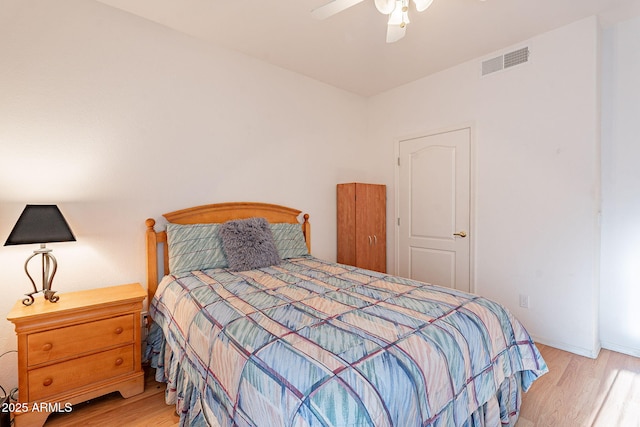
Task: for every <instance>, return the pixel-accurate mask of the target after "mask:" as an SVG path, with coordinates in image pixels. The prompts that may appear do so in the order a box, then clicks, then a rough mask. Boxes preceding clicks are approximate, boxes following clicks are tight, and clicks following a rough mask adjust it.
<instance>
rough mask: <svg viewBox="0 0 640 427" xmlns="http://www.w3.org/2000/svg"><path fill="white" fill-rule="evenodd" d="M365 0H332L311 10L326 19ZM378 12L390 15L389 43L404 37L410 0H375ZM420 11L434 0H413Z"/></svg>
mask: <svg viewBox="0 0 640 427" xmlns="http://www.w3.org/2000/svg"><path fill="white" fill-rule="evenodd" d="M363 1H364V0H332V1H331V2H329V3H327V4H325V5H323V6H320V7H318V8H317V9H314V10H312V11H311V15H312V16H313V17H315V18H317V19H326V18H329V17H330V16H333V15H335V14H336V13H338V12H342V11H343V10H345V9H348V8H350V7H351V6H354V5H356V4H358V3H362V2H363ZM374 2H375V5H376V9H378V12H380V13H382V14H384V15H389V21H388V22H387V43H393V42H396V41H398V40H400V39H401V38H403V37H404V35H405V33H406V31H407V24H408V23H409V0H374ZM413 3H414V4H415V6H416V10H417V11H418V12H422V11H424V10H426V9H427V8H428V7H429V6H431V3H433V0H413Z"/></svg>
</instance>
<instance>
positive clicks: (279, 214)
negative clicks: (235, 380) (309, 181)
mask: <svg viewBox="0 0 640 427" xmlns="http://www.w3.org/2000/svg"><path fill="white" fill-rule="evenodd" d="M301 212H302V211H299V210H297V209H292V208H288V207H285V206H279V205H272V204H269V203H252V202H233V203H218V204H213V205H203V206H195V207H193V208H187V209H182V210H179V211H175V212H169V213H166V214H164V215H162V216H163V217H165V218H166V219H167V221H168V222H171V223H174V224H208V223H223V222H226V221H229V220H232V219H245V218H251V217H262V218H266V219H267V221H269V222H271V223H278V222H286V223H291V224H296V223H300V221H299V220H298V216H299V215H300V213H301ZM145 224H146V225H147V287H148V292H149V302H151V298H153V295H154V294H155V293H156V289H157V287H158V280H159V279H160V278H162V276H164V275H167V274H169V251H168V250H167V232H166V231H164V230H163V231H156V230H155V229H154V227H155V225H156V221H155V220H154V219H153V218H149V219H147V220H146V221H145ZM300 225H301V227H302V232H303V233H304V238H305V241H306V243H307V249H308V250H309V253H311V224H309V215H308V214H304V216H303V222H302V224H300ZM158 245H162V246H161V248H162V251H161V252H160V253H159V251H158ZM160 254H162V255H160ZM159 256H162V257H163V258H162V259H161V260H160V259H158V257H159ZM160 271H162V274H159V273H160Z"/></svg>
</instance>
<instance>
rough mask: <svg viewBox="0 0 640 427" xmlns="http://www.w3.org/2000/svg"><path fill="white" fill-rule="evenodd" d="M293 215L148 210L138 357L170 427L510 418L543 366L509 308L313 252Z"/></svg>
mask: <svg viewBox="0 0 640 427" xmlns="http://www.w3.org/2000/svg"><path fill="white" fill-rule="evenodd" d="M300 215H301V211H299V210H296V209H291V208H287V207H283V206H278V205H273V204H264V203H224V204H215V205H205V206H198V207H194V208H189V209H184V210H181V211H176V212H172V213H169V214H165V215H164V217H165V219H166V221H167V226H166V230H162V231H156V230H155V225H156V223H155V220H154V219H148V220H147V221H146V225H147V231H146V235H147V260H148V289H149V298H150V299H149V301H150V304H149V314H150V315H151V317H152V318H153V326H152V331H151V333H150V334H149V339H148V343H147V356H148V358H149V359H151V361H152V366H153V367H155V368H156V379H157V380H158V381H164V382H166V383H167V390H166V396H165V398H166V401H167V403H168V404H172V405H176V411H177V412H178V414H179V415H180V424H181V425H185V426H268V427H275V426H292V427H293V426H295V427H303V426H308V427H315V426H335V427H338V426H340V427H346V426H350V427H361V426H362V427H364V426H376V427H378V426H396V427H409V426H446V427H449V426H499V425H514V424H515V422H516V420H517V418H518V414H519V409H520V403H521V396H522V392H524V391H526V390H527V389H528V388H529V387H530V386H531V384H532V383H533V382H534V381H535V380H536V378H538V377H539V376H540V375H543V374H544V373H545V372H547V366H546V364H545V362H544V360H543V359H542V357H541V355H540V353H539V351H538V349H537V348H536V346H535V344H534V343H533V341H532V339H531V337H530V336H529V334H528V333H527V331H526V330H525V328H524V327H523V326H522V324H521V323H520V322H519V321H518V320H517V319H515V318H514V317H513V315H512V314H510V313H509V312H508V311H507V310H506V309H505V308H504V307H502V306H501V305H499V304H497V303H495V302H493V301H491V300H488V299H485V298H482V297H479V296H477V295H473V294H468V293H463V292H459V291H455V290H452V289H447V288H441V287H437V286H433V285H429V284H426V283H422V282H417V281H414V280H409V279H405V278H401V277H396V276H392V275H388V274H382V273H377V272H373V271H368V270H363V269H359V268H356V267H352V266H347V265H341V264H336V263H333V262H328V261H325V260H322V259H318V258H316V257H314V256H313V255H311V226H310V224H309V216H308V215H306V214H305V215H304V216H303V217H302V219H301V220H300V219H299V218H300ZM239 242H240V243H239ZM234 245H235V246H234ZM274 246H275V251H276V252H277V256H275V257H276V258H277V259H275V260H274V254H273V252H274ZM265 248H266V249H265ZM256 251H257V252H256ZM263 252H268V254H267V255H264V254H263ZM238 253H240V256H239V255H238ZM238 258H240V262H239V261H238ZM242 262H245V264H243V263H242ZM247 263H248V264H247Z"/></svg>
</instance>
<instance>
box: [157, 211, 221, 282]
mask: <svg viewBox="0 0 640 427" xmlns="http://www.w3.org/2000/svg"><path fill="white" fill-rule="evenodd" d="M219 225H220V224H188V225H182V224H172V223H169V224H167V244H168V246H169V271H170V272H171V274H178V273H185V272H189V271H195V270H206V269H208V268H225V267H227V259H226V258H225V256H224V251H223V250H222V239H221V238H220V237H219V236H218V227H219Z"/></svg>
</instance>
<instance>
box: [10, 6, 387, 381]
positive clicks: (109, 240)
mask: <svg viewBox="0 0 640 427" xmlns="http://www.w3.org/2000/svg"><path fill="white" fill-rule="evenodd" d="M0 94H1V95H0V161H1V162H2V167H0V239H2V242H0V243H4V239H6V237H7V236H8V234H9V232H10V230H11V228H12V227H13V225H14V224H15V221H16V220H17V218H18V216H19V214H20V212H21V211H22V209H23V207H24V205H25V204H27V203H56V204H58V205H59V206H60V208H61V210H62V211H63V213H64V214H65V216H66V218H67V220H68V221H69V223H70V225H71V227H72V228H73V231H74V232H75V234H76V237H77V240H78V241H77V242H75V243H58V244H51V245H49V246H50V247H52V248H53V249H54V254H55V255H56V257H57V258H58V262H59V271H58V274H57V276H56V279H55V281H54V289H57V290H59V291H61V292H63V291H70V290H76V289H87V288H95V287H102V286H108V285H114V284H119V283H128V282H134V281H140V282H143V281H144V280H145V258H144V254H145V247H144V230H145V227H144V220H145V219H146V218H148V217H155V218H156V219H158V220H159V219H160V218H161V214H162V213H165V212H170V211H173V210H176V209H181V208H185V207H189V206H195V205H199V204H206V203H216V202H227V201H246V200H248V201H265V202H270V203H279V204H283V205H286V206H291V207H295V208H298V209H301V210H303V211H304V212H308V213H310V214H311V223H312V249H313V252H314V254H316V255H318V256H321V257H323V258H327V259H335V184H336V183H338V182H344V181H353V180H361V179H373V180H377V177H376V176H375V173H376V172H375V171H373V172H371V171H369V169H368V168H367V166H366V165H365V163H364V162H363V163H362V164H358V159H359V156H358V153H359V152H361V151H363V150H362V144H363V142H364V136H365V129H366V100H364V99H363V98H361V97H358V96H355V95H353V94H349V93H347V92H344V91H341V90H338V89H335V88H332V87H330V86H327V85H324V84H321V83H318V82H316V81H314V80H311V79H308V78H305V77H302V76H300V75H297V74H294V73H291V72H288V71H285V70H282V69H279V68H275V67H273V66H270V65H267V64H265V63H263V62H260V61H257V60H254V59H250V58H248V57H245V56H242V55H239V54H236V53H231V52H228V51H224V50H221V49H216V48H212V47H210V46H207V45H205V44H204V43H200V42H198V41H197V40H195V39H192V38H189V37H187V36H184V35H181V34H179V33H177V32H174V31H171V30H168V29H166V28H163V27H161V26H159V25H156V24H153V23H151V22H148V21H146V20H143V19H140V18H137V17H134V16H133V15H129V14H126V13H124V12H121V11H118V10H115V9H112V8H110V7H108V6H105V5H103V4H100V3H97V2H92V1H81V0H57V1H55V2H52V1H48V0H39V1H35V0H3V1H2V6H1V10H0ZM372 173H373V174H374V176H373V177H372V176H371V174H372ZM313 230H316V231H313ZM34 249H36V247H30V246H29V245H23V246H13V247H0V271H1V272H2V279H1V280H0V286H1V289H2V299H1V301H0V313H5V314H6V313H8V312H9V310H10V309H11V307H12V306H13V304H14V302H15V301H17V300H18V299H21V298H22V294H23V293H24V292H27V291H28V290H29V288H30V283H29V282H28V279H27V278H26V276H25V275H24V272H23V271H22V265H23V263H24V260H25V259H26V258H27V257H28V256H29V255H30V254H31V252H32V251H33V250H34ZM36 277H37V276H36ZM15 348H16V342H15V335H14V332H13V325H12V324H11V323H10V322H8V321H6V320H3V321H0V354H1V353H4V352H5V351H7V350H12V349H15ZM15 363H16V357H15V354H14V353H10V354H8V355H6V356H4V357H2V358H0V385H3V386H4V387H5V388H7V387H12V386H15V385H16V383H17V380H16V372H15V366H16V365H15Z"/></svg>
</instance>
